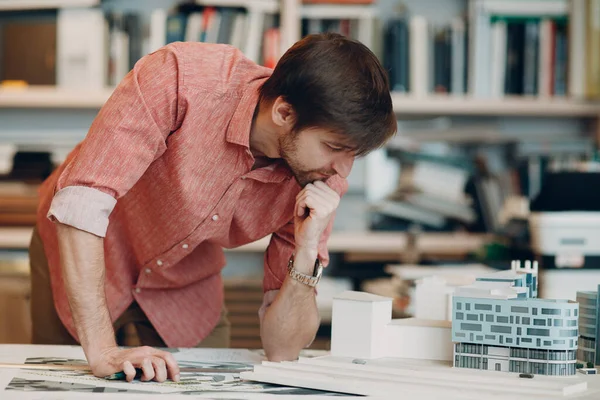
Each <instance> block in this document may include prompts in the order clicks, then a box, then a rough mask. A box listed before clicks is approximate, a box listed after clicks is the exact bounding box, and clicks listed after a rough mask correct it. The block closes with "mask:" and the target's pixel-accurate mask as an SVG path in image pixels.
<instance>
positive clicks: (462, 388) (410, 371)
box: [241, 356, 600, 400]
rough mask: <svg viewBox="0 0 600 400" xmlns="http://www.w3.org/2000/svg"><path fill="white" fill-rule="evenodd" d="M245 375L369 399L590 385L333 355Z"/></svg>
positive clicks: (546, 392)
mask: <svg viewBox="0 0 600 400" xmlns="http://www.w3.org/2000/svg"><path fill="white" fill-rule="evenodd" d="M241 377H242V379H248V380H254V381H259V382H267V383H275V384H280V385H287V386H297V387H303V388H311V389H320V390H327V391H333V392H339V393H349V394H358V395H367V396H380V395H385V394H387V395H389V394H390V393H397V394H400V393H401V394H402V395H403V396H408V395H415V396H418V398H430V397H431V398H444V399H454V398H457V399H459V398H460V399H477V400H481V399H483V398H486V397H490V398H493V399H504V398H507V399H509V398H511V399H514V398H516V397H515V396H517V395H519V396H526V397H527V398H536V399H537V398H540V399H542V398H545V399H547V398H549V397H551V398H560V397H565V396H572V395H578V394H584V393H585V392H586V391H587V388H588V386H587V382H586V381H585V380H583V379H581V378H578V377H545V376H535V378H534V379H524V378H520V377H519V374H518V373H499V372H496V371H480V370H472V369H469V370H467V369H462V368H452V367H451V363H448V362H436V361H427V360H411V359H398V358H381V359H374V360H373V359H372V360H363V359H353V358H346V357H335V356H323V357H317V358H312V359H308V358H300V359H299V360H298V361H294V362H281V363H275V362H268V361H265V362H263V363H262V364H261V365H256V366H255V367H254V372H243V373H242V374H241ZM484 393H485V394H484ZM598 395H599V396H600V394H598ZM438 396H439V397H438ZM406 398H410V397H406ZM415 398H417V397H415ZM519 398H520V397H519Z"/></svg>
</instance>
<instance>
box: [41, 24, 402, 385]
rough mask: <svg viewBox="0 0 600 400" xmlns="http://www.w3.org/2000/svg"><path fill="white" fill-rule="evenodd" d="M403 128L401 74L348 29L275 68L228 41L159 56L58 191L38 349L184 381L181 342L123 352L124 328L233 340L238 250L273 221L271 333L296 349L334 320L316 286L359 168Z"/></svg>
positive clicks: (267, 343) (271, 353)
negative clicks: (394, 82) (231, 272)
mask: <svg viewBox="0 0 600 400" xmlns="http://www.w3.org/2000/svg"><path fill="white" fill-rule="evenodd" d="M395 129H396V121H395V118H394V115H393V112H392V103H391V98H390V93H389V88H388V82H387V78H386V74H385V72H384V70H383V69H382V67H381V65H380V64H379V62H378V61H377V59H376V57H375V56H374V55H373V54H372V53H371V52H370V51H369V50H368V49H367V48H366V47H365V46H363V45H362V44H360V43H358V42H355V41H352V40H349V39H346V38H344V37H342V36H340V35H336V34H323V35H313V36H309V37H306V38H305V39H303V40H301V41H300V42H298V43H296V44H295V45H294V46H293V47H292V48H291V49H290V50H289V51H288V52H286V54H285V55H284V56H283V57H282V59H281V60H280V62H279V63H278V65H277V67H276V68H275V70H273V71H272V70H270V69H267V68H264V67H261V66H258V65H256V64H254V63H252V62H250V61H249V60H248V59H246V58H245V57H244V56H243V55H242V54H241V53H240V52H239V51H238V50H236V49H234V48H233V47H231V46H225V45H210V44H202V43H174V44H171V45H168V46H166V47H164V48H162V49H160V50H158V51H156V52H154V53H152V54H150V55H148V56H146V57H144V58H143V59H142V60H140V61H139V62H138V63H137V64H136V66H135V68H134V69H133V71H131V72H130V73H129V74H128V75H127V77H126V78H125V79H124V80H123V82H122V83H121V84H120V85H119V86H118V87H117V88H116V90H115V92H114V93H113V95H112V96H111V98H110V99H109V100H108V101H107V103H106V104H105V105H104V107H103V108H102V109H101V110H100V112H99V114H98V116H97V117H96V119H95V120H94V122H93V124H92V126H91V128H90V130H89V133H88V135H87V137H86V138H85V140H84V141H83V142H82V143H81V144H80V145H78V146H77V147H76V148H75V150H74V151H73V152H72V153H71V154H70V155H69V156H68V157H67V159H66V161H65V163H64V164H63V165H62V166H61V167H59V168H58V169H57V171H55V173H54V174H53V175H52V176H51V177H50V178H49V179H48V180H47V181H46V182H45V183H44V184H43V185H42V188H41V192H40V193H41V204H40V209H39V215H38V221H37V229H36V231H35V232H34V236H33V238H32V243H31V250H30V254H31V267H32V278H31V279H32V299H31V301H32V317H33V340H34V343H49V344H75V343H78V342H79V343H81V345H82V346H83V349H84V351H85V354H86V357H87V359H88V362H89V364H90V366H91V368H92V371H93V373H94V374H95V375H96V376H106V375H109V374H112V373H114V372H117V371H124V372H125V373H126V375H127V379H128V380H132V379H133V377H134V375H135V368H141V369H142V370H143V376H142V380H156V381H159V382H160V381H164V380H165V379H167V378H170V379H173V380H175V381H177V380H178V379H179V369H178V366H177V363H176V362H175V360H174V358H173V357H172V356H171V354H170V353H168V352H165V351H161V350H157V349H154V348H152V347H138V348H132V349H127V350H123V349H120V348H119V347H117V340H116V338H115V332H116V333H117V334H119V333H120V331H121V330H122V327H123V326H124V324H130V323H131V324H134V326H135V328H136V331H137V333H138V336H139V339H140V341H141V343H142V344H144V345H147V346H168V347H192V346H209V347H226V346H227V345H228V341H229V331H228V323H227V320H226V315H225V311H224V309H223V285H222V280H221V276H220V270H221V268H222V267H223V266H224V264H225V258H224V255H223V250H222V249H223V248H232V247H237V246H240V245H243V244H246V243H249V242H252V241H254V240H257V239H259V238H261V237H264V236H266V235H268V234H271V233H272V234H273V235H272V239H271V241H270V244H269V246H268V249H267V251H266V254H265V263H264V282H263V284H264V291H265V295H264V302H263V306H262V307H261V311H260V313H259V314H260V320H261V339H262V342H263V346H264V349H265V351H266V354H267V356H268V357H269V359H272V360H291V359H295V358H296V357H297V356H298V353H299V351H300V350H301V349H302V348H304V347H305V346H307V345H308V344H309V343H310V342H311V341H312V339H313V338H314V335H315V333H316V330H317V328H318V325H319V318H318V313H317V308H316V303H315V290H314V286H315V284H316V282H317V281H318V275H319V273H320V271H321V264H326V263H327V261H328V253H327V249H326V241H327V238H328V236H329V232H330V231H331V226H332V222H333V221H332V216H333V214H334V212H335V210H336V208H337V206H338V202H339V199H340V196H341V195H342V194H343V193H344V192H345V191H346V189H347V183H346V180H345V178H346V177H347V176H348V174H349V173H350V169H351V166H352V163H353V160H354V158H355V157H357V156H360V155H362V154H365V153H367V152H368V151H370V150H372V149H375V148H377V147H379V146H381V145H383V144H384V143H385V142H386V141H387V140H388V139H389V138H390V136H391V135H392V134H393V133H394V132H395ZM288 267H289V270H288Z"/></svg>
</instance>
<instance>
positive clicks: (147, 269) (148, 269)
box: [144, 268, 152, 274]
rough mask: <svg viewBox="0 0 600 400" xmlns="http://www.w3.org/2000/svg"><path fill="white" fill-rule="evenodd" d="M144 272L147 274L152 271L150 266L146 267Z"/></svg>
mask: <svg viewBox="0 0 600 400" xmlns="http://www.w3.org/2000/svg"><path fill="white" fill-rule="evenodd" d="M144 272H145V273H147V274H150V273H152V270H151V269H150V268H146V270H145V271H144Z"/></svg>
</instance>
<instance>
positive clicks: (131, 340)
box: [29, 229, 231, 348]
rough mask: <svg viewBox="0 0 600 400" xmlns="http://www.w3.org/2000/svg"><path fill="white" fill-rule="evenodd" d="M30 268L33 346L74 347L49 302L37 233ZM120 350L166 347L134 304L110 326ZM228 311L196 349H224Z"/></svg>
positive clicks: (227, 338)
mask: <svg viewBox="0 0 600 400" xmlns="http://www.w3.org/2000/svg"><path fill="white" fill-rule="evenodd" d="M29 260H30V261H29V262H30V265H31V319H32V343H33V344H65V345H76V344H78V343H77V341H76V340H75V339H74V338H73V337H72V336H71V334H70V333H69V331H67V328H65V326H64V325H63V323H62V322H61V320H60V318H59V317H58V314H57V312H56V308H55V307H54V299H53V298H52V288H51V285H50V272H49V269H48V260H47V259H46V254H45V253H44V246H43V243H42V240H41V238H40V235H39V234H38V232H37V229H34V231H33V236H32V238H31V243H30V246H29ZM113 327H114V330H115V336H116V339H117V344H118V345H119V346H152V347H166V345H165V343H164V341H163V340H162V339H161V337H160V336H159V335H158V333H157V332H156V330H155V329H154V327H153V326H152V324H151V323H150V321H149V320H148V318H147V317H146V315H145V314H144V312H143V311H142V309H141V308H140V306H139V305H138V304H137V303H136V302H134V303H133V304H132V305H131V306H129V308H128V309H127V310H125V312H124V313H123V314H122V315H121V316H120V317H119V318H118V319H117V320H116V321H115V323H114V324H113ZM230 327H231V325H230V323H229V320H228V319H227V309H226V308H225V306H223V309H222V310H221V318H220V320H219V322H218V323H217V325H216V326H215V328H214V329H213V331H212V332H211V333H210V334H209V335H208V337H206V338H205V339H204V340H202V341H201V342H200V343H199V344H198V345H197V347H211V348H227V347H229V342H230V337H231V329H230Z"/></svg>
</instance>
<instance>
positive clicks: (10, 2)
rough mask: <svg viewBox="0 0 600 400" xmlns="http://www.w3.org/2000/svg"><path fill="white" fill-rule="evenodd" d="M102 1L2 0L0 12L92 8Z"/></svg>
mask: <svg viewBox="0 0 600 400" xmlns="http://www.w3.org/2000/svg"><path fill="white" fill-rule="evenodd" d="M99 3H100V0H0V11H10V10H38V9H39V10H42V9H52V8H66V7H92V6H96V5H98V4H99Z"/></svg>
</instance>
